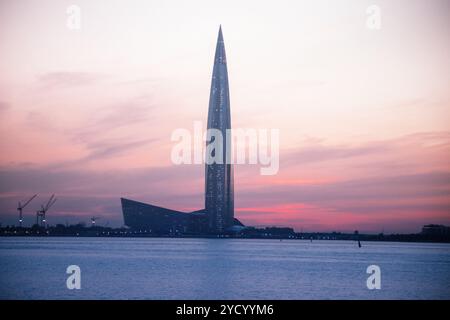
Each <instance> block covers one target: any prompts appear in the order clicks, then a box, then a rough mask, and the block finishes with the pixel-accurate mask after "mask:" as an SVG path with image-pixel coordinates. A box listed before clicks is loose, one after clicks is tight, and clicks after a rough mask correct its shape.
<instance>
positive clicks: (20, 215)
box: [17, 194, 37, 227]
mask: <svg viewBox="0 0 450 320" xmlns="http://www.w3.org/2000/svg"><path fill="white" fill-rule="evenodd" d="M36 197H37V194H35V195H34V196H32V197H31V198H30V199H29V200H28V201H27V202H25V204H22V203H21V202H20V201H19V204H18V205H17V210H18V211H19V226H20V227H22V222H23V215H22V210H23V209H24V208H25V207H26V206H27V205H28V204H29V203H30V202H31V200H33V199H34V198H36Z"/></svg>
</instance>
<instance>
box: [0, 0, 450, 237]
mask: <svg viewBox="0 0 450 320" xmlns="http://www.w3.org/2000/svg"><path fill="white" fill-rule="evenodd" d="M70 5H77V6H78V7H79V8H80V9H81V28H80V29H79V30H71V29H69V28H68V27H67V24H66V22H67V19H68V14H67V12H66V10H67V8H68V7H69V6H70ZM370 5H377V6H379V8H380V9H381V29H380V30H371V29H369V28H367V26H366V21H367V18H368V14H367V13H366V10H367V8H368V7H369V6H370ZM219 24H222V28H223V33H224V38H225V46H226V51H227V62H228V72H229V79H230V95H231V114H232V125H233V128H268V129H270V128H276V129H279V130H280V171H279V173H278V174H277V175H275V176H261V175H259V166H252V165H238V166H236V168H235V206H236V209H235V216H236V217H238V218H239V219H241V220H242V221H243V222H244V223H246V224H251V225H281V226H294V227H295V228H296V229H297V230H306V231H307V230H309V231H312V230H318V231H321V230H324V231H333V230H336V231H352V230H355V229H358V230H361V231H366V232H381V231H382V230H384V231H385V232H416V231H419V230H420V227H421V226H422V225H423V224H427V223H442V224H450V130H449V120H450V90H449V89H450V59H449V57H450V34H449V30H450V2H449V1H447V0H430V1H423V0H375V1H365V0H341V1H325V0H318V1H286V0H281V1H277V2H273V1H261V0H259V1H211V0H208V1H206V0H203V1H195V0H194V1H180V0H179V1H170V0H169V1H167V0H164V1H163V0H161V1H153V0H151V1H143V0H142V1H138V0H131V1H130V0H129V1H106V0H104V1H99V0H94V1H93V0H89V1H88V0H75V1H72V0H71V1H56V0H54V1H50V0H39V1H37V0H35V1H33V0H17V1H13V0H0V134H1V137H2V139H1V140H0V151H1V152H0V222H1V223H2V224H4V225H5V224H13V223H15V221H16V205H17V201H19V200H22V201H23V200H25V199H26V198H27V197H29V196H31V195H32V194H34V193H38V194H39V195H40V196H39V198H38V199H37V200H34V201H33V202H32V203H31V204H30V206H29V207H28V208H27V210H26V211H27V212H26V222H27V223H28V224H30V223H31V222H32V221H34V219H33V212H35V210H36V209H37V208H38V206H39V205H40V204H41V203H42V202H45V201H46V198H47V197H48V196H50V195H51V194H52V193H56V194H57V197H58V202H57V203H56V204H55V207H54V209H53V210H52V212H51V213H50V214H49V219H48V220H49V223H51V224H53V223H56V222H65V221H66V220H67V221H69V222H78V221H85V222H88V221H89V217H91V216H92V215H95V216H100V217H102V219H101V220H103V223H106V221H109V222H110V225H121V224H122V223H123V220H122V215H121V209H120V201H119V198H120V197H121V196H123V197H129V198H132V199H136V200H139V201H143V202H149V203H152V204H155V205H160V206H166V207H169V208H173V209H179V210H185V211H188V210H195V209H199V208H202V207H203V202H204V198H203V188H204V168H203V166H201V165H182V166H175V165H173V164H172V162H171V161H170V152H171V148H172V147H173V146H174V143H173V142H171V139H170V138H171V133H172V132H173V130H175V129H177V128H186V129H189V130H192V129H193V121H202V122H203V123H204V126H206V116H207V107H208V99H209V87H210V81H211V73H212V65H213V55H214V49H215V43H216V40H217V32H218V27H219ZM99 222H100V221H99ZM100 224H101V222H100Z"/></svg>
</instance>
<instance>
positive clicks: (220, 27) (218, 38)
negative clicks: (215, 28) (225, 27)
mask: <svg viewBox="0 0 450 320" xmlns="http://www.w3.org/2000/svg"><path fill="white" fill-rule="evenodd" d="M217 41H218V42H219V41H221V42H223V35H222V25H219V36H218V37H217Z"/></svg>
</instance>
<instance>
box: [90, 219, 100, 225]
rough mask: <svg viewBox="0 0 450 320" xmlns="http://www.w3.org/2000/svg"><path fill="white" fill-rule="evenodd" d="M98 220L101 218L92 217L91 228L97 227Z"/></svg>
mask: <svg viewBox="0 0 450 320" xmlns="http://www.w3.org/2000/svg"><path fill="white" fill-rule="evenodd" d="M98 219H100V217H92V218H91V227H94V226H95V221H97V220H98Z"/></svg>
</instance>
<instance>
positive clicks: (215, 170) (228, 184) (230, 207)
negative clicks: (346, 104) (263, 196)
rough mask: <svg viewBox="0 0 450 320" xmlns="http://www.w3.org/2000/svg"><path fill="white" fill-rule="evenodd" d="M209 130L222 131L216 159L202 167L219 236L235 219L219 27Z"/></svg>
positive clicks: (226, 90)
mask: <svg viewBox="0 0 450 320" xmlns="http://www.w3.org/2000/svg"><path fill="white" fill-rule="evenodd" d="M208 129H216V130H218V131H220V132H221V134H222V141H221V142H222V143H220V144H217V141H216V147H217V146H219V147H221V148H222V149H221V151H222V152H217V150H215V154H213V153H211V154H212V155H213V156H216V162H215V163H208V160H207V163H206V165H205V166H206V170H205V171H206V172H205V179H206V182H205V209H206V214H207V217H208V226H209V230H210V231H211V232H214V233H222V232H225V231H226V230H227V228H229V227H231V226H232V225H233V218H234V195H233V166H232V164H231V161H230V156H231V139H230V140H229V141H227V139H226V137H227V134H228V133H229V130H230V129H231V116H230V93H229V87H228V71H227V59H226V55H225V45H224V41H223V35H222V28H220V29H219V36H218V38H217V45H216V53H215V56H214V68H213V73H212V80H211V91H210V96H209V109H208ZM214 140H215V138H213V137H211V138H209V140H207V142H206V145H207V146H208V145H209V144H210V143H213V142H214ZM207 150H208V149H207ZM207 157H208V154H207ZM219 158H220V159H219ZM217 160H219V161H217Z"/></svg>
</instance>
